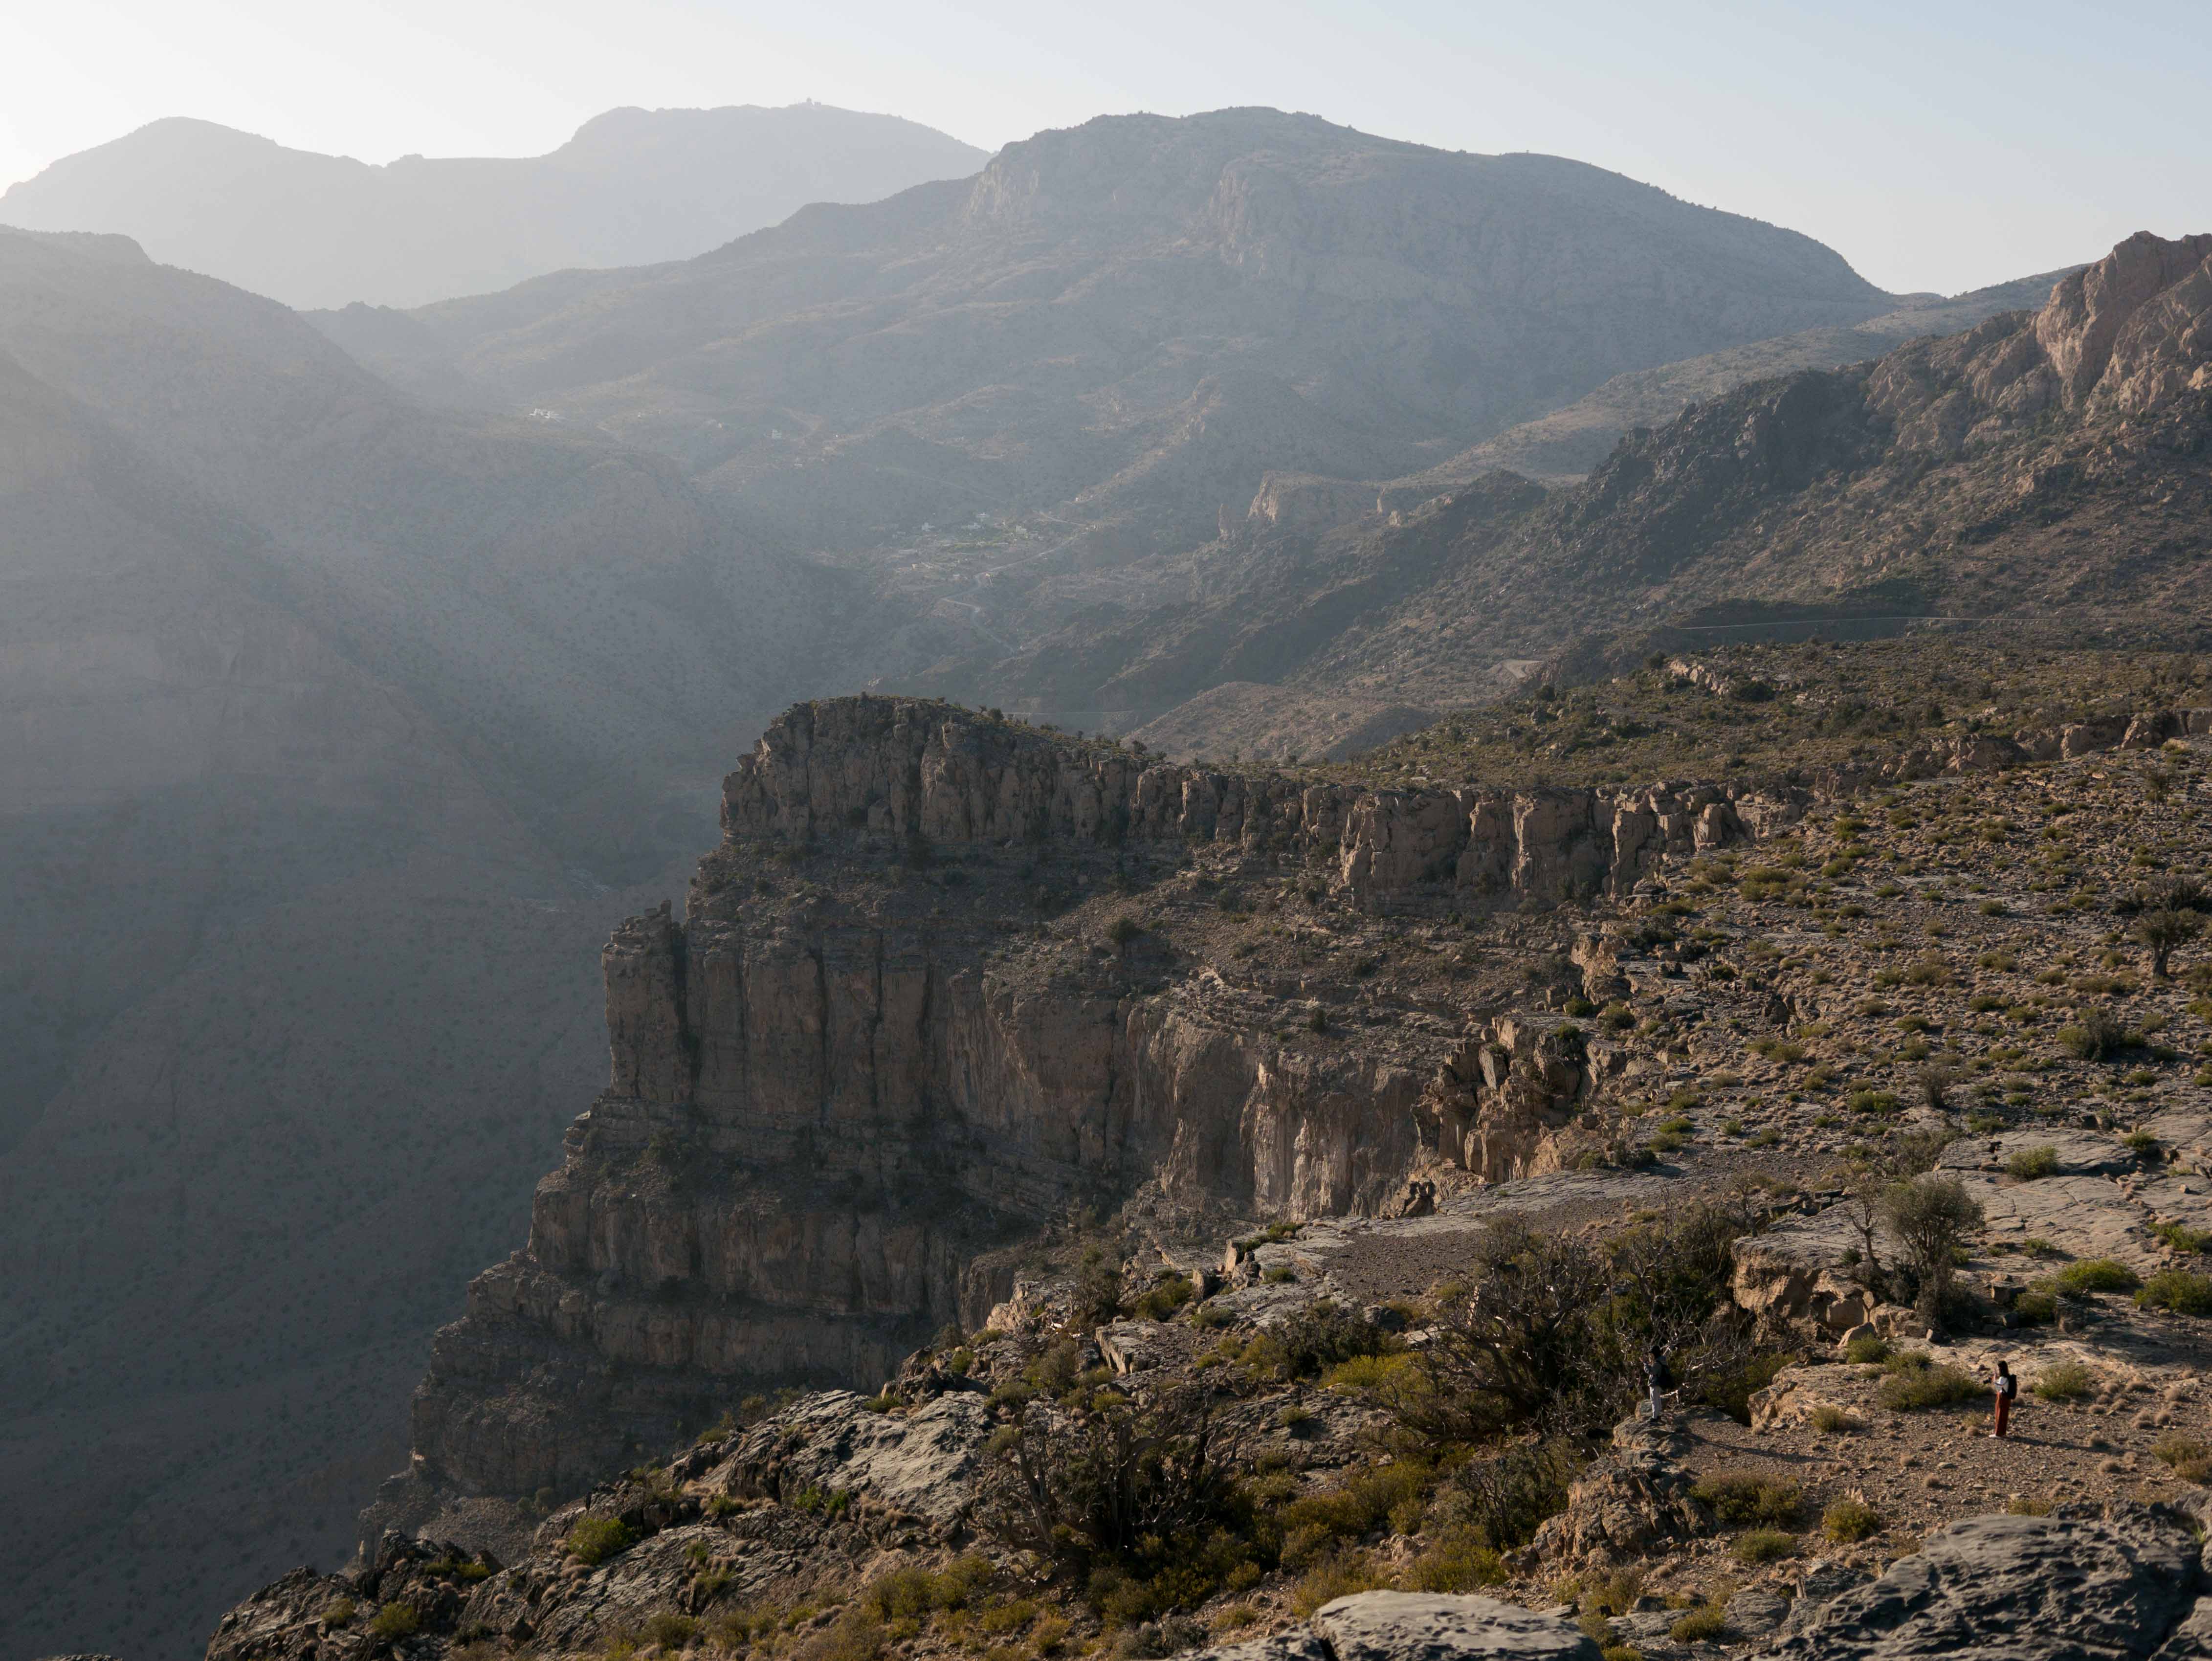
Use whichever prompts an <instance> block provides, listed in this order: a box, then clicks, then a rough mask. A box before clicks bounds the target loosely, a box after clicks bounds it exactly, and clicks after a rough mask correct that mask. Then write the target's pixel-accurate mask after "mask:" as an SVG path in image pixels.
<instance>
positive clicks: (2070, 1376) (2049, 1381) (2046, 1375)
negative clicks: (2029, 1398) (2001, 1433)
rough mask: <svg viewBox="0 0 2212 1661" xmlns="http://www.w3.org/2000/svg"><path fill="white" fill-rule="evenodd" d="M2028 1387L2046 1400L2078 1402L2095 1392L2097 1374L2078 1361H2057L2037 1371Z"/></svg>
mask: <svg viewBox="0 0 2212 1661" xmlns="http://www.w3.org/2000/svg"><path fill="white" fill-rule="evenodd" d="M2028 1389H2029V1390H2032V1391H2033V1392H2034V1393H2035V1394H2036V1395H2038V1396H2041V1397H2042V1398H2043V1399H2044V1400H2045V1401H2046V1402H2078V1401H2081V1399H2082V1398H2083V1397H2085V1396H2094V1395H2095V1394H2096V1393H2097V1375H2096V1374H2095V1373H2093V1372H2090V1371H2089V1369H2088V1368H2087V1367H2086V1366H2082V1365H2081V1362H2079V1361H2058V1362H2056V1363H2054V1364H2052V1365H2051V1366H2047V1367H2045V1368H2044V1369H2043V1371H2042V1372H2039V1373H2038V1374H2037V1375H2036V1378H2035V1382H2034V1383H2033V1384H2030V1385H2029V1386H2028Z"/></svg>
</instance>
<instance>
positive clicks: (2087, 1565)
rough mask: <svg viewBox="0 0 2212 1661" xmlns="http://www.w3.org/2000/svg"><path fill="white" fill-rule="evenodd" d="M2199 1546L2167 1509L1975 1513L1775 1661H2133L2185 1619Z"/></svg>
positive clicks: (1836, 1603)
mask: <svg viewBox="0 0 2212 1661" xmlns="http://www.w3.org/2000/svg"><path fill="white" fill-rule="evenodd" d="M2200 1582H2201V1574H2200V1571H2199V1569H2198V1567H2197V1542H2196V1541H2195V1540H2194V1539H2193V1538H2192V1537H2191V1532H2190V1530H2189V1529H2188V1527H2187V1525H2186V1524H2185V1523H2184V1522H2183V1521H2182V1520H2181V1519H2180V1518H2178V1517H2175V1516H2173V1515H2172V1514H2171V1513H2169V1512H2160V1511H2154V1510H2152V1509H2150V1508H2148V1507H2142V1506H2129V1507H2125V1508H2123V1509H2121V1510H2120V1511H2119V1512H2118V1513H2117V1514H2116V1515H2115V1516H2113V1517H2112V1518H2111V1519H2110V1520H2104V1519H2092V1518H2061V1517H2011V1516H1999V1517H1973V1518H1968V1519H1967V1520H1966V1521H1965V1522H1963V1523H1960V1524H1957V1525H1955V1526H1954V1527H1953V1528H1951V1529H1948V1530H1946V1531H1945V1532H1943V1533H1942V1534H1941V1535H1938V1536H1936V1538H1935V1539H1933V1540H1931V1541H1929V1542H1928V1545H1927V1548H1926V1549H1925V1550H1923V1551H1922V1552H1920V1553H1919V1554H1918V1555H1915V1556H1911V1557H1904V1558H1899V1560H1898V1561H1896V1562H1894V1563H1893V1564H1891V1565H1890V1566H1889V1568H1888V1570H1887V1572H1886V1573H1884V1574H1882V1576H1881V1578H1880V1579H1876V1580H1873V1581H1869V1583H1868V1584H1866V1585H1863V1586H1857V1587H1854V1588H1852V1589H1851V1590H1850V1591H1844V1592H1843V1593H1841V1594H1839V1595H1838V1597H1836V1598H1835V1599H1834V1600H1833V1601H1832V1602H1831V1603H1829V1604H1828V1605H1827V1607H1826V1608H1825V1609H1822V1610H1821V1611H1820V1615H1818V1616H1817V1617H1815V1618H1814V1620H1813V1621H1811V1622H1810V1623H1808V1625H1807V1626H1806V1628H1804V1630H1802V1632H1799V1633H1797V1634H1794V1635H1793V1636H1791V1637H1790V1638H1788V1639H1786V1640H1784V1641H1783V1642H1782V1643H1781V1644H1779V1645H1778V1646H1775V1647H1774V1648H1773V1649H1771V1650H1770V1651H1768V1652H1767V1656H1768V1658H1769V1661H1783V1658H1789V1661H1905V1658H1909V1657H1919V1656H1928V1657H1936V1656H1941V1657H1944V1658H1947V1661H2124V1658H2126V1661H2132V1658H2139V1657H2143V1656H2148V1655H2152V1654H2154V1653H2157V1652H2160V1646H2161V1645H2163V1644H2164V1643H2165V1642H2166V1639H2167V1638H2168V1636H2169V1635H2171V1634H2173V1633H2174V1631H2175V1629H2176V1628H2179V1627H2180V1626H2181V1625H2182V1623H2183V1622H2184V1621H2186V1620H2188V1619H2189V1618H2190V1616H2191V1614H2192V1613H2193V1611H2194V1609H2195V1608H2196V1604H2197V1588H2198V1585H2199V1584H2200Z"/></svg>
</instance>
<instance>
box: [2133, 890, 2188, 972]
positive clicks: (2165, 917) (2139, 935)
mask: <svg viewBox="0 0 2212 1661" xmlns="http://www.w3.org/2000/svg"><path fill="white" fill-rule="evenodd" d="M2128 932H2129V934H2131V935H2133V936H2134V938H2135V941H2136V945H2138V946H2148V948H2149V949H2150V972H2151V976H2152V977H2153V978H2154V979H2155V980H2161V981H2162V980H2164V979H2165V978H2166V959H2167V958H2169V957H2171V956H2172V952H2173V948H2174V947H2175V946H2186V945H2187V944H2188V943H2189V942H2190V941H2191V940H2195V939H2196V938H2197V936H2198V935H2199V934H2203V932H2204V919H2203V917H2201V916H2197V913H2196V912H2194V911H2185V910H2181V909H2180V908H2179V906H2160V908H2159V909H2158V910H2155V911H2146V912H2144V913H2143V914H2142V916H2140V917H2137V918H2136V921H2135V926H2134V927H2133V928H2130V929H2129V931H2128Z"/></svg>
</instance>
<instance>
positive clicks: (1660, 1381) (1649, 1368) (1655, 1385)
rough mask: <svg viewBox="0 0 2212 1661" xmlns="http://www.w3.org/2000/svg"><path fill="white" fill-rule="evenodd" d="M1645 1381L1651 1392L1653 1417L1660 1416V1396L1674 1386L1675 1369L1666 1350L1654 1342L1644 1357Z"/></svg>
mask: <svg viewBox="0 0 2212 1661" xmlns="http://www.w3.org/2000/svg"><path fill="white" fill-rule="evenodd" d="M1644 1385H1645V1387H1646V1388H1647V1389H1648V1390H1650V1392H1651V1417H1652V1418H1653V1419H1654V1420H1656V1419H1657V1418H1658V1417H1659V1406H1660V1398H1661V1397H1662V1396H1664V1395H1665V1394H1666V1393H1667V1392H1668V1390H1672V1389H1674V1369H1673V1368H1671V1367H1669V1366H1668V1365H1667V1355H1666V1352H1665V1351H1663V1350H1662V1349H1661V1348H1659V1346H1658V1345H1656V1344H1654V1345H1652V1346H1651V1348H1650V1349H1649V1350H1648V1351H1646V1352H1645V1354H1644Z"/></svg>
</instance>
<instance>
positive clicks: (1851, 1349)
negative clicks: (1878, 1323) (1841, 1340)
mask: <svg viewBox="0 0 2212 1661" xmlns="http://www.w3.org/2000/svg"><path fill="white" fill-rule="evenodd" d="M1889 1354H1890V1350H1889V1340H1887V1338H1878V1337H1876V1336H1875V1335H1874V1334H1873V1333H1870V1332H1863V1333H1861V1334H1860V1335H1858V1336H1857V1337H1856V1338H1854V1339H1852V1340H1851V1341H1850V1343H1848V1344H1846V1345H1844V1359H1846V1360H1851V1361H1856V1362H1857V1364H1858V1365H1859V1366H1879V1365H1880V1364H1881V1362H1884V1361H1887V1360H1889Z"/></svg>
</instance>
